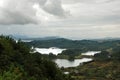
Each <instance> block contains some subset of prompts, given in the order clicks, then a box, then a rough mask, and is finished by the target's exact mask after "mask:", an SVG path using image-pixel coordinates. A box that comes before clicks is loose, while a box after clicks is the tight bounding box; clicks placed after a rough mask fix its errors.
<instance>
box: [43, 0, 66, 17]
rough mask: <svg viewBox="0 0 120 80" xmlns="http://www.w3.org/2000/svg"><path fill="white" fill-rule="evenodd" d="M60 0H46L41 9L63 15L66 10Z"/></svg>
mask: <svg viewBox="0 0 120 80" xmlns="http://www.w3.org/2000/svg"><path fill="white" fill-rule="evenodd" d="M61 4H62V3H61V0H47V2H46V4H45V5H44V7H43V9H45V10H46V11H47V12H48V13H51V14H53V15H56V16H60V17H65V16H66V13H67V12H66V11H64V10H63V8H62V5H61Z"/></svg>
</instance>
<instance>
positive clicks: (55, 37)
mask: <svg viewBox="0 0 120 80" xmlns="http://www.w3.org/2000/svg"><path fill="white" fill-rule="evenodd" d="M59 38H60V37H58V36H50V37H42V38H41V37H40V38H26V39H24V40H37V41H38V40H54V39H59Z"/></svg>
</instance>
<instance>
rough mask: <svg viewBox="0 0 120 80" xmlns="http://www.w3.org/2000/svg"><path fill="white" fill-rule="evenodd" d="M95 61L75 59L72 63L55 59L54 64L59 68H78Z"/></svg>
mask: <svg viewBox="0 0 120 80" xmlns="http://www.w3.org/2000/svg"><path fill="white" fill-rule="evenodd" d="M92 60H93V59H91V58H82V59H75V60H74V61H70V60H67V59H55V60H54V62H55V63H56V64H57V65H58V67H65V68H67V67H76V66H79V65H80V64H82V63H84V62H90V61H92Z"/></svg>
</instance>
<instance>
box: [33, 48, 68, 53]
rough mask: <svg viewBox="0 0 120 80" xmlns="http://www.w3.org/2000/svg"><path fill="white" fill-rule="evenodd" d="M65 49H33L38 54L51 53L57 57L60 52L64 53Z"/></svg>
mask: <svg viewBox="0 0 120 80" xmlns="http://www.w3.org/2000/svg"><path fill="white" fill-rule="evenodd" d="M64 50H66V49H61V48H57V47H50V48H35V51H36V52H39V53H41V54H49V53H53V54H54V55H57V54H59V53H62V51H64Z"/></svg>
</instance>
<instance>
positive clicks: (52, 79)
mask: <svg viewBox="0 0 120 80" xmlns="http://www.w3.org/2000/svg"><path fill="white" fill-rule="evenodd" d="M42 42H43V41H42ZM45 42H46V41H45ZM60 42H62V43H63V44H64V43H65V45H62V44H60V45H58V46H57V47H60V46H62V47H65V46H70V47H69V48H68V50H67V51H63V52H62V54H61V55H70V56H74V55H75V56H78V53H77V52H79V53H81V52H83V51H84V50H85V51H86V49H87V50H91V49H93V50H97V49H100V50H101V51H102V52H101V54H95V55H94V56H93V59H94V60H93V61H91V62H87V63H84V64H83V65H80V66H77V67H69V68H64V67H62V68H59V67H58V66H57V64H56V63H54V62H53V61H51V59H54V58H56V56H55V55H53V54H49V55H43V54H40V53H37V52H36V53H32V50H31V46H30V45H31V44H34V45H35V46H37V44H38V42H36V41H33V42H32V43H30V44H29V45H28V43H24V42H22V41H21V40H18V42H16V41H15V40H14V39H12V38H10V37H9V36H2V35H1V36H0V80H120V63H119V62H120V41H119V40H117V41H105V42H97V41H70V40H69V41H64V40H63V41H61V40H60ZM69 42H70V43H71V44H73V43H75V44H79V45H78V46H79V47H80V46H81V47H80V49H78V46H77V48H76V47H75V48H74V46H72V45H71V44H69ZM43 43H44V42H43ZM48 43H49V45H48V46H47V44H48ZM48 43H46V44H44V46H45V45H46V47H49V46H51V45H50V44H53V42H52V43H51V41H50V42H49V41H48ZM26 44H27V45H26ZM40 44H41V42H40ZM40 44H38V46H40ZM54 44H55V45H57V44H59V42H58V43H57V42H56V43H54ZM67 44H69V45H67ZM75 44H74V45H75ZM41 45H43V44H41ZM55 45H54V46H55ZM42 47H43V46H42ZM83 47H84V49H83ZM58 57H63V56H60V54H59V55H58V56H57V58H58ZM65 71H68V72H70V73H69V74H64V73H63V72H65Z"/></svg>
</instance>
